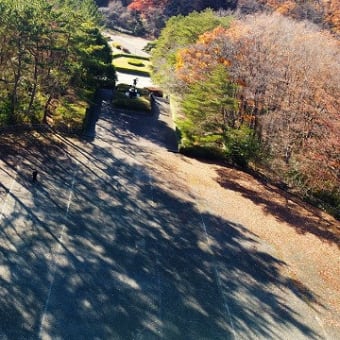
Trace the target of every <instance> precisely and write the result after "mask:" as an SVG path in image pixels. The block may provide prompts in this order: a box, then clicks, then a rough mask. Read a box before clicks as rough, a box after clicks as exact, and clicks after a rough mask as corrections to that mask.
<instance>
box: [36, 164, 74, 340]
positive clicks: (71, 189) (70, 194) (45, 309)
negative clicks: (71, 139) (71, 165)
mask: <svg viewBox="0 0 340 340" xmlns="http://www.w3.org/2000/svg"><path fill="white" fill-rule="evenodd" d="M78 171H79V169H77V170H76V171H74V173H73V177H72V184H71V188H70V192H69V195H68V200H67V206H66V222H67V218H68V214H69V211H70V206H71V201H72V196H73V191H74V184H75V178H76V174H77V173H78ZM65 226H66V223H65V224H64V225H63V227H62V229H61V232H60V235H59V238H58V245H57V248H56V250H55V254H56V256H55V257H54V259H53V266H52V269H51V275H52V279H51V282H50V286H49V288H48V294H47V298H46V301H45V306H44V310H43V314H42V316H41V321H40V327H39V334H38V337H39V339H42V335H41V333H42V331H43V325H44V322H45V319H46V314H47V309H48V305H49V302H50V298H51V292H52V287H53V284H54V280H55V274H56V271H57V263H56V257H57V256H58V253H59V251H60V249H61V242H62V240H63V236H64V231H65Z"/></svg>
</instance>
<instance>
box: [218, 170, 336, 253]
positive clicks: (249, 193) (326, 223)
mask: <svg viewBox="0 0 340 340" xmlns="http://www.w3.org/2000/svg"><path fill="white" fill-rule="evenodd" d="M216 172H217V175H218V178H217V182H218V183H219V184H220V185H221V186H222V187H224V188H226V189H229V190H233V191H236V192H239V193H241V195H242V196H244V197H245V198H247V199H249V200H251V201H252V202H254V203H255V204H257V205H260V206H261V207H262V208H263V210H264V211H265V212H266V213H268V214H271V215H273V216H275V217H276V218H277V219H278V220H280V221H284V222H287V223H288V224H289V225H290V226H292V227H293V228H295V229H296V231H297V232H299V233H303V234H304V233H311V234H314V235H316V236H317V237H319V238H320V239H321V240H324V241H327V242H330V243H334V244H336V245H338V246H339V247H340V226H339V224H338V223H337V222H336V221H335V220H334V219H333V218H331V217H325V216H323V215H322V212H321V211H320V210H319V209H317V208H313V207H311V206H309V205H308V204H307V203H304V202H302V201H300V200H298V199H297V198H296V197H293V196H292V195H290V194H288V193H285V192H284V191H282V190H280V189H278V188H277V187H275V186H274V185H270V184H268V183H264V182H263V181H257V180H256V179H255V178H254V177H251V176H250V175H248V174H246V173H240V172H237V170H231V169H228V168H225V169H217V170H216Z"/></svg>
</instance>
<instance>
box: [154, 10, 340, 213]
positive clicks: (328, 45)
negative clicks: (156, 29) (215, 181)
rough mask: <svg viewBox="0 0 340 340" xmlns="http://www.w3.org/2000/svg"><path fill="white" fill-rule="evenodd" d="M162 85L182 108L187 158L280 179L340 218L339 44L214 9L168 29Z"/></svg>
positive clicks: (308, 30) (160, 62) (279, 19)
mask: <svg viewBox="0 0 340 340" xmlns="http://www.w3.org/2000/svg"><path fill="white" fill-rule="evenodd" d="M154 46H155V47H154V48H153V49H152V51H151V54H152V58H151V60H152V65H153V73H152V77H153V80H154V81H155V82H156V83H158V84H160V85H161V86H162V87H163V88H164V89H166V90H167V91H168V92H169V93H170V94H171V97H172V98H176V100H177V101H178V102H179V105H178V107H179V109H178V110H177V117H176V122H177V129H178V132H179V137H180V148H181V151H182V152H185V153H191V154H196V155H200V156H204V157H215V158H219V159H221V158H222V159H224V160H225V161H228V162H230V163H232V164H235V165H238V166H241V167H243V168H247V169H252V170H255V171H257V172H260V173H262V174H264V175H265V176H266V177H267V178H271V179H272V180H274V181H275V182H277V183H280V185H281V186H283V187H285V188H289V189H290V190H291V191H292V192H294V193H296V194H298V195H300V196H303V197H304V198H305V199H307V200H309V201H311V202H313V203H314V204H316V205H318V206H319V207H321V208H323V209H325V210H327V211H329V212H331V213H332V214H333V215H335V216H336V217H337V218H340V141H339V131H340V116H339V111H338V110H339V107H340V101H339V98H340V78H339V77H340V64H339V61H338V58H337V56H339V55H340V47H339V42H338V41H337V40H336V39H335V38H334V37H333V36H332V35H331V34H329V33H327V32H326V31H320V29H319V28H318V27H317V26H315V25H313V24H311V23H308V22H301V23H300V22H297V21H294V20H292V19H290V18H287V17H284V16H281V15H276V14H274V15H268V14H261V15H256V16H248V17H245V18H240V19H232V18H231V17H221V16H219V15H218V14H215V13H214V12H212V11H211V10H207V11H205V12H201V13H191V14H189V15H188V16H182V15H179V16H177V17H172V18H171V19H170V20H168V21H167V24H166V27H165V28H164V29H163V30H162V32H161V34H160V36H159V38H158V39H157V40H156V41H155V45H154Z"/></svg>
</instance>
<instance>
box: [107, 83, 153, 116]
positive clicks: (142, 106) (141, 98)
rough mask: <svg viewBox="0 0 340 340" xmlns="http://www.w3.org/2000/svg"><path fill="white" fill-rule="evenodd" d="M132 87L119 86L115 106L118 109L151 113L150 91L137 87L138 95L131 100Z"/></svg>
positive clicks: (115, 95) (114, 101) (115, 96)
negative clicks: (130, 91)
mask: <svg viewBox="0 0 340 340" xmlns="http://www.w3.org/2000/svg"><path fill="white" fill-rule="evenodd" d="M130 89H131V86H130V85H127V84H118V85H117V87H116V90H115V93H114V99H113V105H114V107H116V108H119V109H124V110H128V111H137V112H141V113H150V112H151V103H150V97H149V91H148V90H146V89H142V88H138V87H136V90H137V93H138V95H137V96H136V97H133V98H131V97H130V96H129V90H130Z"/></svg>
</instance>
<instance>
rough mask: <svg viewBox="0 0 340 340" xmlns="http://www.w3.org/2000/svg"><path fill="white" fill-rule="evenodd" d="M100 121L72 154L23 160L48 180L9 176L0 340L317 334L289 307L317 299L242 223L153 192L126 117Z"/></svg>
mask: <svg viewBox="0 0 340 340" xmlns="http://www.w3.org/2000/svg"><path fill="white" fill-rule="evenodd" d="M104 119H105V120H103V121H102V124H105V126H106V129H107V131H106V130H104V126H101V127H100V128H101V129H102V130H100V129H99V132H100V133H98V135H99V136H100V138H101V139H100V140H98V141H97V142H95V143H92V144H84V145H82V146H81V148H83V150H80V149H79V147H78V142H74V143H73V142H70V143H68V144H67V148H68V149H67V155H69V156H67V157H66V156H65V154H64V153H62V152H61V150H64V149H63V148H61V149H60V146H58V147H56V148H47V149H43V152H41V153H40V152H39V147H37V149H36V150H33V149H31V150H30V151H32V152H29V153H24V154H23V156H24V159H25V161H26V162H27V166H30V164H40V165H41V166H43V167H44V173H45V174H53V176H52V175H51V176H48V178H42V179H41V181H40V182H39V185H38V186H36V187H35V188H32V187H31V183H30V182H29V181H25V180H24V177H22V176H21V177H20V176H19V177H18V181H17V182H16V184H15V185H16V186H14V189H15V190H13V191H12V192H11V194H10V196H8V201H7V203H6V207H7V208H6V211H4V216H2V220H1V223H2V227H1V233H0V237H1V243H0V258H1V266H0V284H1V292H0V305H1V308H0V337H1V338H9V339H20V338H24V339H36V338H44V337H48V338H55V339H57V338H60V339H95V338H98V339H124V340H126V339H159V338H163V339H186V340H187V339H229V338H233V337H234V336H235V335H237V334H240V335H241V336H242V337H244V338H256V337H257V338H280V337H285V336H287V335H290V334H299V335H301V336H302V337H306V338H309V339H319V338H321V337H322V335H321V334H318V332H317V331H316V330H315V329H314V328H313V325H311V324H307V322H305V315H303V314H301V313H300V312H299V311H297V310H295V308H294V306H295V304H296V303H298V304H301V305H302V306H305V305H306V306H307V305H308V306H310V307H312V308H322V306H321V304H320V302H319V301H318V297H317V296H316V295H315V294H314V293H313V292H310V291H308V289H307V288H306V287H304V286H303V287H302V288H303V289H299V290H297V289H296V286H295V285H294V282H292V281H291V279H290V278H289V277H287V276H285V275H284V274H283V269H284V267H285V263H283V262H282V261H280V260H278V259H277V258H275V257H274V256H273V255H271V254H270V252H268V251H267V250H266V249H265V248H263V245H262V243H261V241H260V240H259V239H258V237H257V236H256V235H254V234H253V233H251V232H250V231H248V230H247V228H246V226H242V225H239V224H235V223H233V222H231V221H228V220H224V219H222V218H220V217H218V216H214V215H212V214H210V213H201V212H200V211H199V210H198V209H197V207H196V204H195V202H194V201H193V200H191V199H190V195H188V196H187V198H183V197H182V198H181V197H180V195H178V193H177V192H176V191H175V190H172V191H171V190H168V189H166V188H164V186H163V182H161V181H160V179H158V178H157V177H156V176H154V175H153V173H151V172H150V171H148V170H147V168H146V167H145V166H143V163H142V160H143V157H144V153H145V150H144V149H143V147H142V146H141V145H139V141H138V138H137V139H131V135H134V136H139V135H138V134H139V133H142V132H143V128H142V129H141V128H140V125H139V124H137V122H134V123H131V124H132V125H130V122H131V120H130V119H128V120H127V121H125V123H124V122H123V123H124V124H123V125H122V126H121V127H125V126H126V125H128V126H129V127H130V128H131V127H132V128H131V129H127V130H126V129H122V130H120V129H116V127H117V126H116V125H115V124H119V121H115V119H114V118H109V117H104ZM124 119H125V118H124ZM141 124H142V123H141ZM135 129H136V131H135ZM105 131H106V132H105ZM108 131H111V134H110V133H109V132H108ZM141 131H142V132H141ZM104 132H105V133H104ZM119 134H120V135H119ZM147 137H148V134H147V133H146V134H143V138H147ZM45 138H48V136H45ZM115 138H119V140H120V144H117V145H116V144H114V145H113V144H112V143H113V141H114V140H115ZM65 145H66V144H65ZM73 145H74V146H73ZM76 146H77V147H76ZM116 147H122V150H125V152H126V153H127V154H130V157H131V159H132V160H130V159H128V158H126V159H125V158H124V157H123V156H121V155H120V157H118V156H116V153H114V152H113V151H112V148H116ZM127 149H129V150H130V152H129V150H127ZM80 151H81V152H80ZM143 152H144V153H143ZM134 153H135V155H136V156H135V157H133V156H131V154H134ZM71 155H73V157H74V158H75V159H73V158H71ZM84 155H86V157H87V161H80V159H79V160H77V157H79V158H80V157H83V156H84ZM117 155H118V153H117ZM137 155H139V156H138V157H139V158H138V159H137V158H136V157H137ZM2 156H3V155H2ZM8 157H9V155H8ZM65 157H66V158H65ZM1 160H2V161H3V159H1ZM1 164H2V165H1V166H5V165H6V163H1ZM8 164H10V163H9V162H7V165H6V167H7V166H9V165H8ZM12 166H13V169H12V170H15V166H14V164H13V165H12ZM21 170H22V169H21ZM62 180H63V181H62ZM292 301H294V303H293V302H292ZM306 301H307V303H306ZM302 310H303V309H302Z"/></svg>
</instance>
